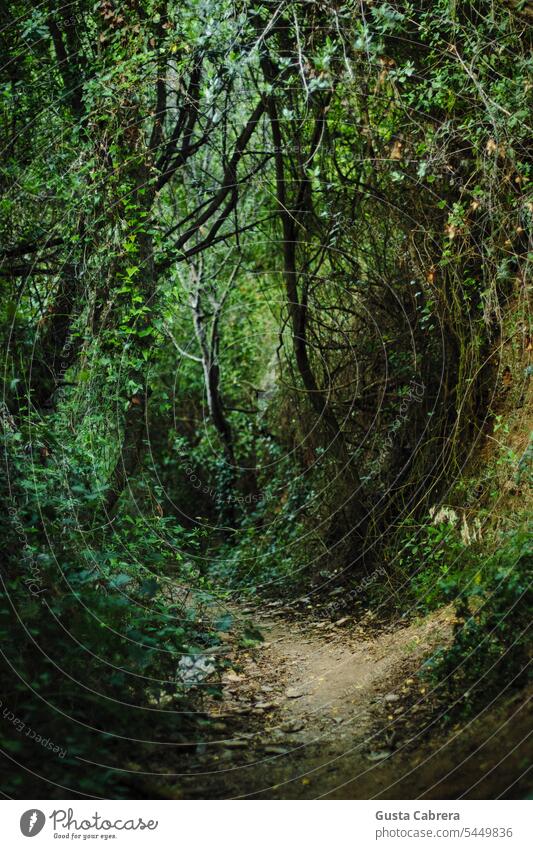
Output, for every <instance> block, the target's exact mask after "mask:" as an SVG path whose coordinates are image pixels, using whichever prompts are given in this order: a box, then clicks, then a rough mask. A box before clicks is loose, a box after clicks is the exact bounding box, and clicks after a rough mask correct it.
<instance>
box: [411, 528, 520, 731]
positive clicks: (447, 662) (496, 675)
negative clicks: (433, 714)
mask: <svg viewBox="0 0 533 849" xmlns="http://www.w3.org/2000/svg"><path fill="white" fill-rule="evenodd" d="M532 567H533V545H532V536H531V528H530V527H528V528H526V529H524V530H521V531H515V532H513V533H512V534H510V535H509V536H508V538H507V539H506V540H504V541H503V544H502V548H501V550H500V551H498V552H497V553H496V554H495V555H494V556H493V557H492V558H490V560H489V561H488V562H486V561H485V562H482V561H481V559H480V561H479V563H478V569H479V571H478V573H477V574H476V577H475V578H474V580H473V581H471V582H468V583H466V584H465V583H464V581H461V580H458V579H456V580H455V587H454V594H455V595H456V597H457V602H456V616H457V624H456V625H455V633H454V639H453V643H452V645H451V646H450V647H449V648H445V649H441V650H440V651H439V652H437V653H436V654H435V655H434V656H433V657H432V658H431V660H430V661H428V662H427V664H426V675H427V676H428V677H429V679H430V680H431V682H432V683H433V684H435V685H436V686H438V687H439V689H440V691H441V693H442V694H443V696H444V698H445V699H446V701H447V702H448V704H449V705H450V707H449V711H448V716H449V717H450V718H453V717H456V716H457V715H458V714H459V715H463V716H470V715H472V714H474V713H475V712H476V711H477V710H479V707H480V706H481V705H483V704H487V703H488V702H490V700H491V699H494V698H496V697H498V696H499V695H500V694H501V693H502V692H503V691H505V690H507V689H508V688H516V687H519V686H520V685H521V684H523V683H524V681H525V680H527V677H528V674H529V673H528V669H529V664H530V652H531V635H530V634H529V629H530V626H531V617H532V614H533V593H532V589H531V574H532Z"/></svg>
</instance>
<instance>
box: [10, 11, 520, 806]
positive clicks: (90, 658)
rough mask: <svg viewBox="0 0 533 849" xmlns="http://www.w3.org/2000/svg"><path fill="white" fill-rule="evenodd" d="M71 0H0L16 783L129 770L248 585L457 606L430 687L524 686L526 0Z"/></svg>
mask: <svg viewBox="0 0 533 849" xmlns="http://www.w3.org/2000/svg"><path fill="white" fill-rule="evenodd" d="M69 8H71V12H69V15H70V17H68V16H67V15H66V12H65V11H64V10H63V9H62V7H60V5H59V4H56V3H55V2H53V0H51V2H47V3H45V4H43V5H40V6H38V7H35V8H32V9H29V8H28V7H27V5H26V4H24V3H20V2H9V3H8V4H7V6H6V9H5V10H4V11H3V12H2V16H3V17H2V20H3V25H4V29H3V34H2V42H1V50H2V55H3V62H2V65H3V69H2V72H1V80H0V87H1V96H2V103H3V112H2V116H1V119H0V122H1V132H2V146H3V149H4V155H5V156H4V162H3V165H2V168H1V172H0V178H1V181H2V201H1V205H0V233H1V236H2V244H3V247H2V249H1V252H0V287H1V289H0V291H1V292H2V307H1V310H2V312H1V327H2V338H3V350H4V358H3V363H2V366H3V370H2V380H3V384H2V385H3V393H2V397H3V400H2V407H1V411H0V412H1V419H2V426H3V458H2V471H1V475H2V490H1V499H2V505H1V506H2V537H3V547H4V558H3V562H2V566H1V581H2V608H1V611H0V636H1V653H2V663H3V668H2V673H1V675H2V687H1V693H2V695H1V700H2V705H1V710H2V712H3V721H2V726H1V730H0V734H1V737H2V741H3V750H4V755H5V758H6V759H7V761H8V762H9V775H10V778H9V779H8V780H7V782H6V784H5V785H4V787H3V790H4V792H5V793H7V794H8V795H12V796H18V797H24V795H28V794H29V793H35V794H36V796H37V798H42V797H46V796H47V795H58V796H60V797H61V796H65V795H68V793H80V794H88V795H113V794H116V795H121V796H122V795H124V796H127V795H131V794H135V793H136V792H137V790H136V788H135V787H132V786H131V784H128V781H127V780H126V778H125V776H124V775H122V774H120V773H117V772H116V771H115V770H114V767H120V766H121V765H123V764H125V763H127V762H130V761H135V762H137V761H139V760H142V756H141V755H142V751H143V750H144V749H143V747H147V748H149V746H150V740H154V739H155V740H163V739H167V740H168V739H169V740H170V741H171V743H172V744H176V745H183V746H184V748H186V747H187V745H189V743H190V740H191V739H201V738H202V735H205V734H207V733H208V729H209V722H208V720H207V719H206V718H205V717H204V716H203V715H202V713H201V698H199V696H198V693H196V692H194V691H193V690H191V689H190V688H187V687H186V686H184V684H183V679H182V678H180V672H179V670H180V661H182V660H183V658H193V659H195V658H199V657H200V658H201V657H204V656H209V658H210V659H212V664H213V670H212V676H211V677H210V678H209V681H208V692H209V693H210V694H211V695H214V696H215V697H216V694H217V687H218V678H217V674H218V673H217V670H218V672H219V671H220V669H221V668H222V667H223V665H224V663H225V661H224V660H223V657H224V652H223V651H222V649H223V646H224V636H225V633H226V632H227V629H228V627H229V624H228V623H229V622H230V620H231V616H230V614H229V613H228V612H227V611H225V607H224V606H225V605H229V604H230V603H232V604H233V603H235V601H236V600H239V599H242V598H245V599H249V598H256V599H259V600H262V599H265V598H269V599H271V598H273V597H275V598H285V599H290V600H292V601H298V599H301V598H302V597H304V598H305V599H306V600H307V601H306V604H309V606H310V610H312V611H320V610H321V609H322V608H324V609H325V611H326V615H332V616H335V617H337V618H340V617H341V615H345V614H346V613H348V614H350V615H357V614H358V613H360V612H361V611H362V610H364V609H371V610H379V611H381V612H382V613H383V615H386V616H387V617H389V618H393V619H394V618H395V617H398V616H401V617H403V618H409V617H414V616H420V615H425V614H427V613H430V612H431V611H434V610H436V609H438V608H440V607H441V606H443V605H447V604H450V603H453V604H454V605H455V609H456V617H457V621H456V628H455V635H454V640H453V643H452V645H451V646H449V647H448V648H446V649H443V650H442V651H441V652H439V653H438V654H436V655H435V656H434V657H433V658H431V659H430V660H429V661H428V664H427V665H426V668H425V671H424V674H426V675H429V676H430V677H431V680H432V681H433V682H434V683H435V684H436V685H437V687H438V689H439V692H440V693H441V696H442V698H443V699H444V700H447V701H448V703H449V705H450V715H452V714H453V715H455V714H456V712H457V711H459V712H462V713H463V714H465V713H466V714H468V713H470V714H471V713H472V712H474V711H475V710H477V709H479V706H480V705H483V704H486V703H488V702H489V701H490V700H491V699H493V698H494V697H496V696H497V694H498V693H499V692H500V691H502V690H504V689H505V688H506V687H507V686H519V685H521V684H522V683H523V681H524V674H525V673H524V670H525V668H526V666H527V664H528V661H529V651H530V642H529V641H528V637H527V629H528V626H529V623H530V621H531V612H532V599H531V593H530V583H529V582H530V578H531V559H532V552H531V542H530V540H531V536H530V530H531V529H530V526H529V525H528V514H529V513H530V505H531V489H530V486H531V459H532V452H531V445H530V442H529V441H528V440H529V427H530V424H529V422H530V413H531V390H530V383H529V381H530V376H531V368H532V367H531V363H530V353H531V330H530V325H529V312H528V308H529V297H530V282H529V280H530V277H529V276H528V275H530V267H531V254H530V249H531V247H530V245H531V243H530V239H531V223H532V219H533V198H532V195H531V182H530V181H531V127H530V126H529V124H528V121H529V115H530V107H531V93H532V86H531V54H530V47H531V31H530V29H529V28H528V26H527V22H526V20H525V19H524V17H523V16H522V15H521V14H520V10H517V9H514V8H512V7H510V6H508V5H507V4H503V3H492V2H485V0H474V2H468V3H462V4H455V3H449V2H448V0H439V2H436V3H426V2H420V3H416V4H412V3H409V2H405V3H403V2H400V3H390V4H389V3H375V2H361V3H341V4H335V5H334V6H332V5H331V4H329V3H320V2H319V3H313V4H309V3H305V2H289V3H287V4H282V5H281V6H280V7H279V8H278V7H277V6H276V5H275V4H272V3H269V2H264V3H263V2H260V3H256V4H254V5H253V6H249V5H248V4H247V3H243V4H240V3H233V2H229V0H228V2H223V3H222V4H220V3H217V4H213V3H210V2H207V3H197V2H196V0H189V2H183V3H182V2H160V0H144V2H142V3H133V2H131V3H130V2H129V0H123V2H122V0H121V2H118V0H117V2H111V0H102V2H101V3H98V4H96V5H95V6H93V4H92V3H88V2H85V0H79V2H76V3H74V4H71V7H69ZM309 599H310V600H311V601H309ZM328 606H329V607H328ZM328 609H329V610H331V611H332V612H331V613H327V611H328ZM215 611H216V612H215ZM256 637H257V635H256V634H255V632H254V629H253V625H252V626H250V632H249V634H248V635H247V634H244V635H243V636H242V639H243V640H244V643H245V644H246V641H247V640H248V641H251V643H253V641H254V640H255V639H256ZM210 663H211V660H210ZM28 729H31V730H33V731H35V734H38V735H39V736H40V738H42V740H45V741H46V743H45V744H44V743H43V744H41V745H39V743H36V742H35V734H28V733H26V732H27V731H28ZM48 742H51V743H52V745H50V746H48ZM54 746H55V747H56V748H59V749H60V751H59V753H57V752H54V753H53V754H50V749H53V747H54ZM62 752H64V754H62Z"/></svg>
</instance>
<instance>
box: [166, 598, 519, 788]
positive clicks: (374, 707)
mask: <svg viewBox="0 0 533 849" xmlns="http://www.w3.org/2000/svg"><path fill="white" fill-rule="evenodd" d="M234 613H235V614H236V617H235V618H236V623H235V624H236V627H234V628H232V630H231V632H230V633H229V634H227V635H226V640H227V655H228V658H230V659H231V661H232V664H233V668H232V669H229V670H228V671H227V672H226V673H225V674H224V676H223V680H222V685H223V686H222V699H214V698H211V697H208V696H206V697H205V699H204V709H205V711H206V713H207V715H208V718H209V726H208V730H207V729H206V736H205V740H204V741H203V742H201V743H199V744H198V745H197V746H196V749H195V751H194V753H191V755H190V756H188V757H187V758H186V759H185V760H186V763H185V764H184V762H183V758H180V759H179V760H176V761H175V763H174V769H173V771H174V775H175V776H176V777H175V778H173V779H170V780H169V781H168V782H165V786H164V787H162V786H161V784H160V783H159V784H158V792H159V793H160V794H161V795H163V796H164V797H166V798H281V799H291V798H297V799H312V798H338V799H353V798H391V799H398V798H404V799H405V798H419V797H424V798H437V799H438V798H458V797H460V796H462V795H466V796H467V797H471V798H494V797H495V796H497V795H498V794H499V793H500V792H505V791H506V788H507V787H510V786H511V785H513V786H514V789H513V790H511V791H509V792H510V793H511V795H512V793H513V792H516V793H518V794H519V793H520V792H522V789H521V788H522V784H521V782H520V781H518V782H517V783H516V781H517V778H519V777H520V776H521V775H522V773H524V769H523V763H524V758H525V757H526V754H527V748H526V747H527V739H526V738H527V733H528V727H529V723H530V721H531V720H530V718H529V717H528V715H527V709H526V707H527V703H528V698H527V694H524V693H520V694H516V695H515V696H513V697H512V698H511V699H510V700H508V701H507V702H506V703H505V704H503V705H500V707H499V708H496V709H495V710H494V711H492V712H491V713H488V714H484V715H482V716H481V717H480V718H479V719H478V720H476V721H475V722H474V723H471V724H468V723H465V724H464V725H463V726H461V727H459V726H455V727H454V728H453V729H452V730H451V731H448V732H446V733H445V732H443V731H442V730H440V729H439V727H438V725H437V724H436V723H435V718H436V708H437V714H438V704H437V700H436V697H435V694H434V693H432V692H431V690H430V688H428V686H427V685H426V686H424V682H423V681H422V680H421V679H420V677H419V675H418V673H419V671H420V668H421V665H422V664H423V662H424V660H425V659H426V658H427V657H428V655H430V654H431V653H432V651H433V650H434V649H435V648H436V647H437V646H439V645H443V644H445V643H446V642H447V641H448V640H449V639H450V638H451V633H452V628H453V622H454V620H453V613H452V611H451V609H450V608H444V609H442V610H440V611H438V612H436V613H433V614H431V615H429V616H427V617H426V618H424V619H422V620H419V621H416V622H413V623H411V624H409V625H405V624H404V625H399V624H398V623H395V624H389V625H383V624H382V625H381V626H380V627H378V626H377V625H376V623H375V622H374V621H373V620H372V618H367V619H366V620H365V619H363V620H361V622H359V623H358V622H354V621H353V620H340V622H338V623H337V624H333V623H329V622H324V621H312V620H310V619H309V618H307V617H304V616H295V614H294V611H291V610H290V609H286V608H283V607H278V608H275V607H273V608H270V609H269V610H267V612H265V611H264V610H263V609H258V610H253V609H248V610H247V609H244V610H243V609H242V608H237V609H236V610H235V611H234ZM246 619H249V622H253V626H254V627H255V628H259V629H260V631H261V633H262V635H263V637H264V642H262V643H259V644H256V645H255V646H253V647H252V646H249V647H246V648H243V647H242V641H241V643H240V644H239V643H238V641H237V634H238V633H239V632H240V633H241V635H242V628H243V625H245V621H246ZM510 717H511V718H512V719H511V721H510ZM161 766H163V764H161ZM164 766H165V769H166V770H168V769H169V766H172V765H171V764H169V761H168V759H165V762H164ZM184 766H185V769H184ZM502 770H503V772H502ZM178 776H179V777H178Z"/></svg>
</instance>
